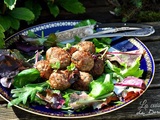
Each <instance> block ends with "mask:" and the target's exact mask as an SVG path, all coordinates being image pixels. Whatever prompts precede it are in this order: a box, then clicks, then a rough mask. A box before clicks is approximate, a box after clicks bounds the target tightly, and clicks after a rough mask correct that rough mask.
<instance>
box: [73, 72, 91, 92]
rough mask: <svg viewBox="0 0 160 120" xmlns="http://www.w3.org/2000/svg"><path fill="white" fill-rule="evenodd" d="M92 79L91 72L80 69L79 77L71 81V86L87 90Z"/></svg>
mask: <svg viewBox="0 0 160 120" xmlns="http://www.w3.org/2000/svg"><path fill="white" fill-rule="evenodd" d="M92 80H93V77H92V75H91V74H89V73H87V72H81V71H80V79H79V80H77V81H76V82H74V83H73V85H72V87H73V89H76V90H89V83H90V82H91V81H92Z"/></svg>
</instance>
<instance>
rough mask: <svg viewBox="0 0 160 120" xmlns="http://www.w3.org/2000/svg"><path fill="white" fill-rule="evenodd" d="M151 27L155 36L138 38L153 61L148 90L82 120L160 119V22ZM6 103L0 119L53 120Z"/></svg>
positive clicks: (1, 107)
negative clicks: (132, 98) (116, 106)
mask: <svg viewBox="0 0 160 120" xmlns="http://www.w3.org/2000/svg"><path fill="white" fill-rule="evenodd" d="M148 24H150V25H153V27H154V28H155V30H156V32H155V34H153V35H151V36H149V37H144V38H139V39H140V40H141V41H142V42H143V43H144V44H145V45H146V46H147V47H148V48H149V50H150V52H151V53H152V55H153V58H154V60H155V68H156V71H155V76H154V79H153V81H152V83H151V85H150V87H149V89H148V90H147V91H146V92H145V93H144V94H143V95H142V96H141V97H140V98H138V99H137V100H136V101H134V102H132V103H131V104H129V105H127V106H125V107H123V108H121V109H119V110H116V111H114V112H111V113H107V114H104V115H100V116H97V117H90V118H84V120H106V119H127V120H128V119H142V118H143V119H153V118H154V119H155V118H156V119H158V118H160V49H159V48H160V36H159V31H160V22H154V23H148ZM6 105H7V102H6V101H4V100H3V99H2V98H0V119H1V120H2V119H5V120H10V119H30V120H32V119H34V120H41V119H42V120H54V118H48V117H42V116H38V115H35V114H31V113H28V112H25V111H23V110H20V109H18V108H16V107H11V108H7V107H6ZM59 120H60V119H59Z"/></svg>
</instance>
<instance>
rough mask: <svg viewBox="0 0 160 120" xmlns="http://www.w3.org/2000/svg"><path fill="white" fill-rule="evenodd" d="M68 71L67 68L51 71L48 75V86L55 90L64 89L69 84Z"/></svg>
mask: <svg viewBox="0 0 160 120" xmlns="http://www.w3.org/2000/svg"><path fill="white" fill-rule="evenodd" d="M69 74H70V73H69V71H67V70H59V71H57V72H53V73H52V74H51V75H50V77H49V82H50V86H51V88H53V89H56V90H65V89H67V88H69V87H70V86H71V84H70V83H69V80H68V78H69Z"/></svg>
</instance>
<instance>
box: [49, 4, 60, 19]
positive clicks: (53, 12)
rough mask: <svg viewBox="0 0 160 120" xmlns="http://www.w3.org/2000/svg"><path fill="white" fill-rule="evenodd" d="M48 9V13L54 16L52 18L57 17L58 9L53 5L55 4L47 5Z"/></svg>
mask: <svg viewBox="0 0 160 120" xmlns="http://www.w3.org/2000/svg"><path fill="white" fill-rule="evenodd" d="M48 8H49V10H50V13H51V14H52V15H53V16H54V17H57V16H58V14H59V12H60V11H59V7H58V6H57V5H55V4H51V3H50V4H49V3H48Z"/></svg>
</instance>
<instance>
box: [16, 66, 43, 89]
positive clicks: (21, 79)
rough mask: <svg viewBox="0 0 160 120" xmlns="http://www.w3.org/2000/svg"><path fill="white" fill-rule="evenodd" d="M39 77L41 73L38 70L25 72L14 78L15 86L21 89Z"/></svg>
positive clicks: (30, 69) (32, 69)
mask: <svg viewBox="0 0 160 120" xmlns="http://www.w3.org/2000/svg"><path fill="white" fill-rule="evenodd" d="M39 77H40V72H39V71H38V70H37V69H36V68H29V69H26V70H23V71H21V72H20V73H18V74H17V75H16V76H15V77H14V82H13V86H14V87H16V88H21V87H23V86H24V85H26V84H28V83H31V82H34V81H35V80H36V79H38V78H39Z"/></svg>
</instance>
